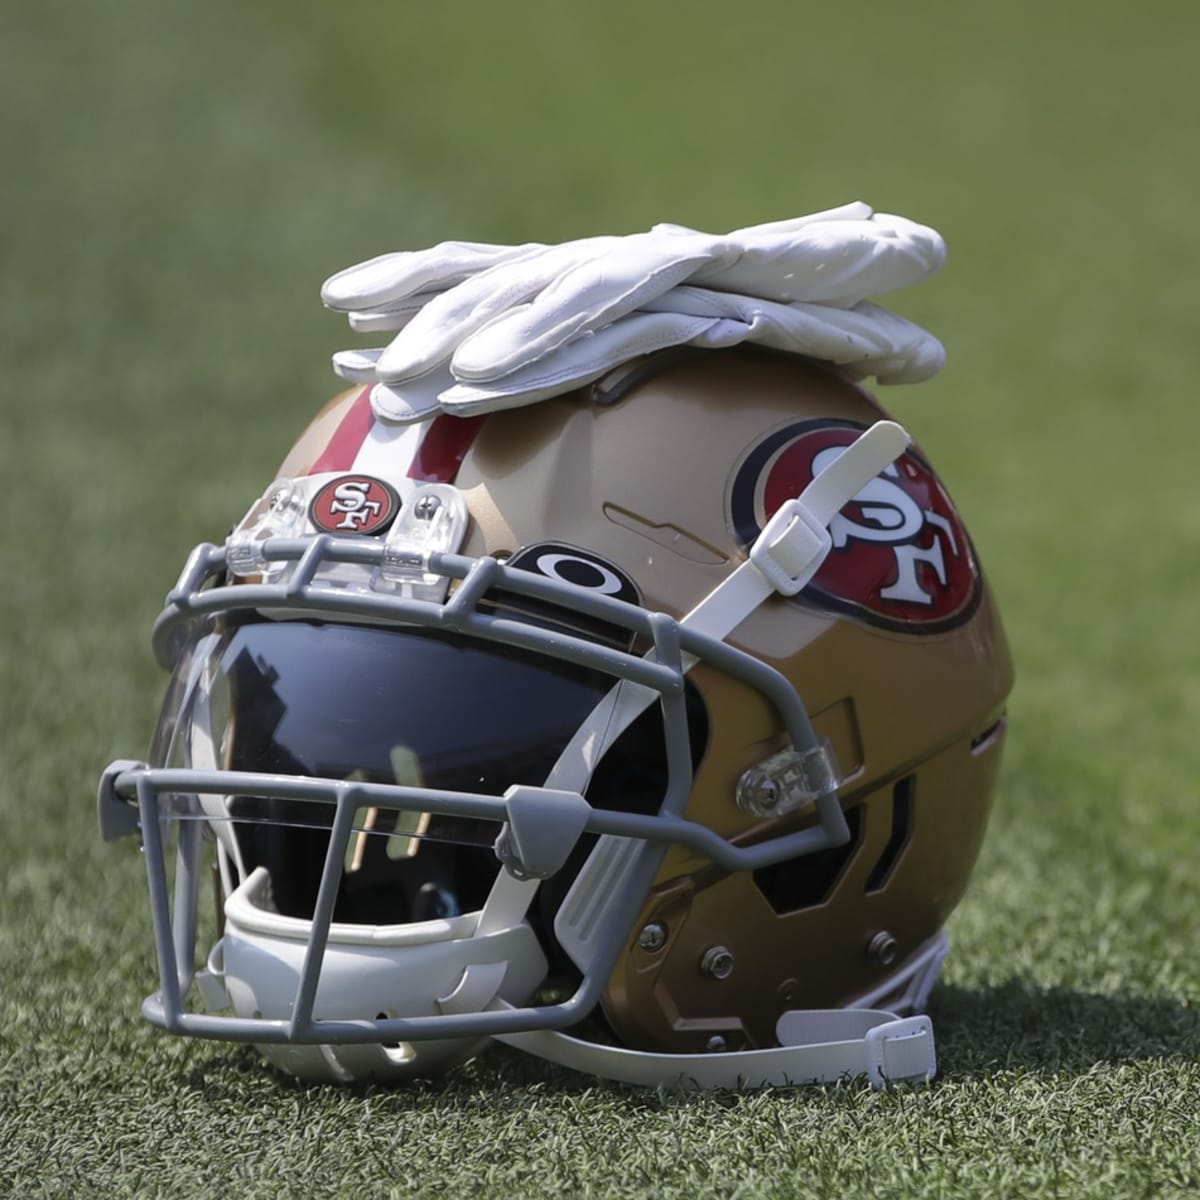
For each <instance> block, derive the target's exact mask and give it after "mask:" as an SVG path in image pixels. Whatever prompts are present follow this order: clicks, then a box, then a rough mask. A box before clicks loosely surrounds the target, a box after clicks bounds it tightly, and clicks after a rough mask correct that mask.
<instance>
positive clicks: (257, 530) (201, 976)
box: [100, 349, 1012, 1085]
mask: <svg viewBox="0 0 1200 1200" xmlns="http://www.w3.org/2000/svg"><path fill="white" fill-rule="evenodd" d="M368 391H369V389H366V390H363V389H357V390H354V391H351V392H348V393H346V394H344V395H342V396H340V397H338V398H337V399H336V400H334V401H333V402H332V403H331V404H330V405H328V406H327V407H326V408H325V409H324V410H323V411H322V412H321V413H320V414H319V415H318V416H317V418H316V419H315V421H314V422H313V423H312V424H311V425H310V426H309V428H308V429H307V430H306V432H305V433H304V434H303V436H302V437H301V438H300V440H299V441H298V443H297V444H296V446H295V447H294V448H293V450H292V451H291V453H290V454H289V455H288V456H287V459H286V461H285V462H284V464H283V466H282V468H281V470H280V472H279V477H278V478H277V479H276V481H275V482H274V483H272V484H271V485H270V487H269V488H268V489H267V490H266V492H265V493H264V495H263V497H262V498H261V499H260V500H259V501H258V502H256V504H255V505H254V506H253V507H252V508H251V510H250V512H249V513H248V514H247V516H246V517H245V518H244V519H243V521H242V522H241V523H240V524H239V525H238V526H237V527H236V528H235V529H234V531H233V533H232V534H231V535H230V537H229V538H228V540H227V541H226V542H225V544H224V545H223V546H220V547H216V546H203V547H200V548H198V549H197V550H196V551H195V552H194V553H193V556H192V558H191V559H190V560H189V563H188V566H187V567H186V569H185V571H184V574H183V576H182V577H181V579H180V581H179V584H178V585H177V586H176V588H175V589H174V590H173V591H172V592H171V594H170V596H169V597H168V604H167V608H166V610H165V611H164V613H163V615H162V616H161V617H160V619H159V622H158V624H157V626H156V630H155V646H156V651H157V653H158V655H159V657H160V659H161V661H162V662H163V664H164V665H165V666H167V667H168V668H169V669H170V670H171V671H172V678H171V683H170V687H169V690H168V695H167V699H166V702H165V704H164V707H163V711H162V716H161V718H160V721H159V724H158V728H157V731H156V733H155V737H154V742H153V747H152V750H151V753H150V757H149V762H148V763H134V762H127V761H122V762H118V763H114V764H113V765H112V766H111V767H110V768H109V769H108V771H107V772H106V773H105V775H104V778H103V780H102V783H101V789H100V817H101V826H102V829H103V831H104V833H105V835H106V836H109V837H116V836H119V835H121V834H124V833H136V834H137V835H138V836H139V837H140V838H141V840H142V843H143V845H144V847H145V849H146V851H147V865H148V870H149V881H150V893H151V900H152V908H153V915H154V921H155V929H156V944H157V950H158V958H159V968H160V977H161V990H160V991H159V992H158V993H156V994H155V995H154V996H151V997H150V998H149V999H148V1000H147V1001H146V1003H145V1006H144V1011H145V1012H146V1014H147V1015H148V1016H149V1017H150V1019H151V1020H153V1021H155V1022H156V1023H158V1024H160V1025H162V1026H164V1027H166V1028H168V1029H170V1030H172V1031H174V1032H180V1033H189V1034H196V1035H200V1036H207V1037H217V1038H232V1039H237V1040H242V1041H250V1042H254V1043H256V1044H258V1045H259V1046H261V1047H262V1049H263V1051H264V1052H265V1053H266V1055H267V1056H268V1057H269V1058H270V1059H271V1061H272V1062H274V1063H275V1064H277V1065H278V1066H280V1067H282V1068H284V1069H286V1070H288V1071H290V1072H293V1073H295V1074H296V1075H299V1076H301V1077H304V1078H324V1079H331V1080H342V1081H349V1080H364V1079H388V1078H403V1077H405V1076H409V1075H413V1074H424V1073H430V1072H436V1071H440V1070H444V1069H446V1068H448V1067H450V1066H451V1065H453V1064H454V1063H456V1062H458V1061H461V1060H462V1059H464V1058H465V1057H467V1056H469V1055H471V1054H473V1053H475V1052H477V1051H478V1050H479V1049H480V1048H481V1047H482V1046H484V1045H486V1044H487V1042H488V1041H489V1040H490V1039H497V1040H501V1041H505V1042H508V1043H510V1044H513V1045H516V1046H519V1047H521V1048H523V1049H526V1050H529V1051H531V1052H533V1053H536V1054H540V1055H542V1056H544V1057H547V1058H549V1059H552V1060H553V1061H556V1062H560V1063H564V1064H566V1065H569V1066H573V1067H576V1068H578V1069H581V1070H584V1071H588V1072H593V1073H595V1074H598V1075H603V1076H607V1077H611V1078H617V1079H625V1080H632V1081H637V1082H644V1083H651V1084H659V1083H667V1084H669V1083H672V1082H676V1081H693V1082H695V1083H698V1084H701V1085H727V1084H737V1083H739V1082H743V1083H749V1084H757V1083H764V1082H785V1081H794V1082H800V1081H803V1080H815V1079H837V1078H840V1077H846V1076H854V1075H864V1074H865V1075H866V1076H867V1077H868V1078H870V1079H871V1080H872V1081H873V1082H875V1083H877V1084H878V1083H881V1082H883V1081H884V1080H887V1079H917V1078H927V1077H929V1076H930V1075H931V1074H932V1073H933V1070H934V1056H933V1044H932V1036H931V1030H930V1027H929V1022H928V1020H927V1019H926V1018H924V1017H922V1016H920V1015H913V1014H919V1013H920V1011H921V1009H922V1006H923V1005H924V1002H925V1000H926V997H927V996H928V993H929V991H930V988H931V987H932V985H933V983H934V980H935V979H936V976H937V973H938V969H939V966H940V964H941V962H942V959H943V957H944V955H945V952H946V935H945V932H944V926H945V923H946V919H947V917H948V916H949V915H950V913H951V911H952V910H953V908H954V906H955V905H956V903H957V902H958V900H959V898H960V897H961V895H962V894H963V890H964V888H965V887H966V885H967V880H968V877H969V875H970V872H971V869H972V866H973V864H974V862H975V859H976V855H977V853H978V850H979V847H980V842H981V840H982V838H983V835H984V829H985V826H986V823H987V819H988V812H989V809H990V807H991V803H992V793H993V786H994V782H995V779H996V773H997V769H998V767H999V763H1000V755H1001V747H1002V744H1003V741H1004V732H1005V717H1004V705H1005V699H1006V697H1007V695H1008V692H1009V689H1010V687H1011V683H1012V667H1011V663H1010V659H1009V653H1008V648H1007V645H1006V642H1005V638H1004V633H1003V630H1002V627H1001V624H1000V620H999V617H998V615H997V613H996V610H995V607H994V604H993V601H992V598H991V596H990V593H989V591H988V587H987V584H986V582H985V579H984V576H983V574H982V572H981V569H980V565H979V562H978V559H977V556H976V552H975V548H974V546H973V545H972V543H971V540H970V538H969V537H968V535H967V532H966V529H965V528H964V526H963V523H962V520H961V518H960V517H959V515H958V513H957V511H956V509H955V507H954V505H953V503H952V502H951V500H950V498H949V495H948V494H947V492H946V490H945V488H944V487H943V485H942V483H941V480H940V479H939V477H938V475H937V474H936V473H935V472H934V470H933V468H932V467H931V466H930V464H929V463H928V462H927V461H926V459H925V457H924V456H923V455H922V453H921V452H920V451H919V450H918V449H916V448H915V447H913V446H908V447H907V448H905V444H904V441H903V440H901V441H900V442H896V441H895V440H894V436H895V432H896V430H897V427H896V426H895V425H893V424H889V423H887V422H886V420H885V418H884V414H883V413H882V412H881V410H880V408H879V406H878V405H877V403H876V401H875V400H874V399H873V398H872V397H871V395H869V394H868V393H867V392H866V391H865V390H863V389H862V388H861V387H860V386H858V385H856V384H854V383H851V382H850V381H848V379H847V378H845V377H844V376H843V375H841V374H840V373H839V372H838V371H837V370H836V369H834V368H831V367H827V366H824V365H821V364H816V363H813V362H810V361H807V360H804V359H800V358H796V357H789V356H784V355H776V354H772V353H769V352H766V351H760V350H752V349H737V350H726V351H715V352H714V351H708V352H705V351H675V352H669V353H666V354H661V355H657V356H653V355H652V356H650V357H648V358H645V359H641V360H638V361H637V362H634V363H631V364H627V365H626V366H624V367H622V368H621V369H619V370H617V371H615V372H613V373H611V374H610V375H608V376H606V377H605V378H603V379H601V380H599V381H598V382H596V383H594V384H591V385H589V386H587V387H584V388H581V389H579V390H577V391H575V392H573V393H571V394H569V395H566V396H562V397H558V398H556V399H552V400H547V401H544V402H542V403H538V404H533V405H530V406H527V407H522V408H514V409H509V410H506V411H503V412H496V413H492V414H490V415H488V416H483V417H472V418H460V417H454V416H447V415H440V416H437V417H436V418H434V419H433V420H427V421H424V422H422V423H419V424H412V425H407V426H403V425H396V424H389V423H388V422H387V421H384V420H381V419H379V418H378V417H376V416H375V415H374V414H373V413H372V411H371V408H370V405H369V403H368ZM881 422H882V423H881ZM881 431H882V432H881ZM889 431H890V436H892V438H893V440H892V441H891V442H888V441H887V437H888V435H889ZM885 444H886V446H885ZM872 446H874V447H875V449H874V451H873V452H872V449H871V447H872ZM881 446H885V449H884V451H883V453H882V455H881V454H880V450H879V448H880V447H881ZM873 454H874V457H873ZM814 514H815V516H814ZM172 838H173V839H174V840H175V841H176V843H177V845H176V849H175V851H174V854H173V855H171V854H168V853H167V851H166V848H165V847H166V845H167V843H168V841H169V840H170V839H172ZM206 857H208V858H211V860H212V867H211V870H212V872H213V873H214V875H215V879H216V891H217V900H218V902H217V916H216V922H217V928H216V929H215V930H213V931H212V932H213V933H214V935H215V937H216V942H215V945H214V947H213V949H212V952H211V953H210V954H209V956H208V960H207V963H206V964H205V966H204V967H203V968H201V969H199V970H196V969H195V966H194V961H193V956H194V945H195V943H196V941H197V929H198V927H200V926H201V925H202V924H203V923H204V921H205V920H207V919H208V918H206V917H204V915H203V914H202V912H201V909H202V905H201V903H200V901H199V898H198V897H199V896H200V894H201V879H202V875H203V870H202V864H204V862H205V860H206ZM172 864H173V865H172ZM172 877H173V879H172ZM172 888H173V890H174V898H173V900H172V899H171V893H172ZM194 992H199V993H200V995H201V997H202V998H203V1000H204V1002H205V1003H204V1007H206V1008H207V1009H208V1011H198V1008H199V1006H197V1005H196V1004H195V1003H194V1002H193V1000H192V996H193V993H194Z"/></svg>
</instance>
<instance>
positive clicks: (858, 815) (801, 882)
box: [754, 804, 863, 916]
mask: <svg viewBox="0 0 1200 1200" xmlns="http://www.w3.org/2000/svg"><path fill="white" fill-rule="evenodd" d="M846 824H847V825H848V826H849V827H850V839H849V841H847V842H846V844H845V845H843V846H831V847H830V848H829V849H828V850H817V851H815V852H814V853H812V854H801V855H800V856H799V857H797V858H790V859H788V860H787V861H786V862H780V863H773V864H772V865H771V866H769V867H763V868H761V869H760V870H758V871H755V872H754V882H755V884H756V885H757V887H758V890H759V891H760V892H762V894H763V897H764V898H765V899H766V901H767V903H768V904H770V906H771V907H772V908H773V909H774V910H775V911H776V912H777V913H779V914H780V915H781V916H782V915H783V914H784V913H790V912H798V911H799V910H800V909H802V908H812V907H813V906H814V905H817V904H824V902H825V901H826V900H828V899H829V897H830V896H831V895H833V891H834V889H835V888H836V887H837V884H838V880H839V879H841V877H842V875H843V874H844V872H845V870H846V868H847V867H848V866H849V865H850V860H851V859H852V858H853V857H854V856H855V854H856V853H857V852H858V848H859V846H860V845H861V844H862V837H863V806H862V805H861V804H856V805H855V806H854V807H853V808H848V809H847V810H846Z"/></svg>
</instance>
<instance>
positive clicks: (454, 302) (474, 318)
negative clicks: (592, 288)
mask: <svg viewBox="0 0 1200 1200" xmlns="http://www.w3.org/2000/svg"><path fill="white" fill-rule="evenodd" d="M617 240H618V239H616V238H611V237H598V238H581V239H580V240H578V241H575V242H564V243H563V244H562V245H559V246H541V247H538V248H537V249H535V250H532V251H529V252H527V253H526V254H524V255H522V256H520V257H519V258H513V259H512V260H510V261H508V262H505V263H501V264H499V265H498V266H496V267H494V268H491V269H490V270H487V271H482V272H480V273H479V274H478V275H475V276H472V278H470V279H467V280H464V281H463V282H462V283H460V284H459V285H458V286H457V287H453V288H451V289H450V290H449V291H446V292H443V293H441V295H438V296H435V297H434V298H433V299H432V300H430V301H429V303H428V304H426V305H425V307H424V308H423V309H422V310H421V311H420V312H419V313H418V314H417V315H416V316H415V317H413V319H412V320H411V321H410V322H409V323H408V325H406V326H405V328H404V329H403V330H402V331H401V333H400V335H399V337H397V338H395V339H394V340H393V342H392V344H391V345H390V346H388V348H387V350H386V351H385V353H384V355H383V358H382V359H381V360H380V363H379V377H380V379H381V380H384V381H385V382H396V383H399V382H403V381H404V380H406V379H413V378H417V377H419V376H422V375H425V374H428V372H429V371H431V370H433V369H434V368H436V367H438V366H440V365H441V364H443V363H446V362H448V361H449V360H450V356H451V355H452V354H453V353H454V351H455V349H456V347H457V346H458V345H459V344H460V343H461V342H463V341H465V340H466V339H467V338H468V337H470V336H471V334H473V333H474V332H475V331H476V330H477V329H479V328H480V327H481V326H483V325H484V324H486V323H487V322H488V321H490V320H492V319H493V318H494V317H496V316H497V315H499V314H501V313H504V312H506V311H508V310H509V309H511V308H513V307H514V306H517V305H520V304H523V303H524V302H526V301H527V300H528V299H529V298H530V297H531V296H535V295H537V293H538V292H540V291H541V290H542V289H543V288H544V287H546V285H547V284H549V283H550V282H551V281H552V280H553V279H554V278H555V277H556V276H557V275H560V274H562V273H563V272H564V271H567V270H569V269H570V268H571V267H572V266H575V265H578V264H579V263H580V262H583V261H586V260H588V259H590V258H595V257H597V256H598V255H602V254H604V253H605V252H606V251H607V250H608V249H609V247H610V246H611V245H612V244H613V243H614V242H615V241H617Z"/></svg>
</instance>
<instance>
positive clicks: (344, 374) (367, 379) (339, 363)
mask: <svg viewBox="0 0 1200 1200" xmlns="http://www.w3.org/2000/svg"><path fill="white" fill-rule="evenodd" d="M382 353H383V350H382V349H378V350H339V351H338V352H337V353H336V354H335V355H334V356H333V373H334V374H335V375H338V376H340V377H341V378H342V379H345V380H348V381H349V382H350V383H375V382H376V379H377V376H376V374H375V364H376V363H377V362H378V361H379V356H380V355H381V354H382Z"/></svg>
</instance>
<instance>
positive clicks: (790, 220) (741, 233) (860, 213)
mask: <svg viewBox="0 0 1200 1200" xmlns="http://www.w3.org/2000/svg"><path fill="white" fill-rule="evenodd" d="M874 211H875V210H874V209H873V208H872V207H871V206H870V205H869V204H864V203H863V202H862V201H861V200H853V201H851V202H850V203H849V204H839V205H838V206H837V207H836V208H825V209H822V210H821V211H820V212H815V213H807V214H806V215H804V216H802V217H784V218H783V220H781V221H767V222H764V223H763V224H762V225H746V226H744V227H743V228H741V229H735V230H733V231H732V232H731V233H729V234H727V235H726V236H727V237H729V239H730V240H731V241H737V242H741V241H745V240H747V239H748V238H756V237H773V236H774V235H775V234H778V233H794V232H795V231H796V230H797V229H804V228H805V227H806V226H808V225H815V224H818V223H819V222H821V221H869V220H870V219H871V215H872V213H873V212H874Z"/></svg>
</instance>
